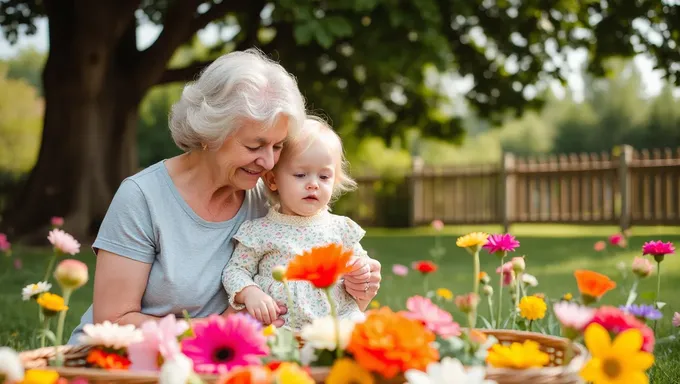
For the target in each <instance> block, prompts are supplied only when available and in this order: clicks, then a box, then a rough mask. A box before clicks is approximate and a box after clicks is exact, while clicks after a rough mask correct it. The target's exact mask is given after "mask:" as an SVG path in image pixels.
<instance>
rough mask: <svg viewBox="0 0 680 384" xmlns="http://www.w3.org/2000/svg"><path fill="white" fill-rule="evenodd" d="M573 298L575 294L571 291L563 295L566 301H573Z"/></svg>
mask: <svg viewBox="0 0 680 384" xmlns="http://www.w3.org/2000/svg"><path fill="white" fill-rule="evenodd" d="M573 298H574V295H572V294H571V293H565V294H564V296H562V299H563V300H564V301H571V300H572V299H573Z"/></svg>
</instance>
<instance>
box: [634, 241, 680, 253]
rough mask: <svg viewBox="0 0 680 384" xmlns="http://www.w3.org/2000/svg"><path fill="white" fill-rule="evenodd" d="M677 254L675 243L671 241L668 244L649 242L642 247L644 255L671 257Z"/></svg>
mask: <svg viewBox="0 0 680 384" xmlns="http://www.w3.org/2000/svg"><path fill="white" fill-rule="evenodd" d="M674 252H675V247H674V246H673V243H671V242H670V241H669V242H667V243H664V242H662V241H660V240H659V241H648V242H646V243H645V244H644V245H643V246H642V254H643V255H652V256H664V255H670V254H673V253H674Z"/></svg>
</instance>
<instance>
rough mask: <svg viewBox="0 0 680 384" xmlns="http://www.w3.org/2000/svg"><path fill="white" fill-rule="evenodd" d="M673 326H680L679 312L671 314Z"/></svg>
mask: <svg viewBox="0 0 680 384" xmlns="http://www.w3.org/2000/svg"><path fill="white" fill-rule="evenodd" d="M673 326H674V327H680V313H678V312H675V313H674V314H673Z"/></svg>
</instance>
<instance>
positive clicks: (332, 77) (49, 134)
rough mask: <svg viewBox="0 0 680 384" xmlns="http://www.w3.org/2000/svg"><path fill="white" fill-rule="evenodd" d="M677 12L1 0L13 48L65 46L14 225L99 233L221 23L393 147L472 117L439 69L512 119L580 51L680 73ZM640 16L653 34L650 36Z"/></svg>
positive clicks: (349, 124)
mask: <svg viewBox="0 0 680 384" xmlns="http://www.w3.org/2000/svg"><path fill="white" fill-rule="evenodd" d="M677 8H678V7H677V5H669V4H664V3H662V2H659V1H658V0H642V1H639V0H638V1H633V0H615V1H609V2H606V3H604V2H574V1H571V0H548V1H522V2H513V1H503V2H501V1H496V2H494V1H486V0H475V1H468V2H460V1H453V0H411V1H400V2H395V1H391V0H335V1H323V2H322V1H317V0H279V1H275V2H271V3H267V2H265V1H263V0H251V1H233V0H221V1H214V2H213V1H204V0H155V1H153V0H99V1H82V0H60V1H55V0H41V1H38V0H0V25H2V27H3V28H4V31H5V34H6V36H7V37H8V39H9V40H10V41H14V40H16V38H17V37H18V31H19V29H20V28H23V27H24V26H27V27H28V31H29V32H31V31H34V30H35V27H34V21H35V19H36V18H37V17H41V16H45V17H47V19H48V21H49V47H50V48H49V49H50V52H49V57H48V60H47V62H46V64H45V67H44V71H43V77H42V80H43V81H42V83H43V87H44V97H45V102H46V112H45V118H44V129H43V138H42V145H41V148H40V153H39V158H38V162H37V164H36V166H35V167H34V169H33V171H32V173H31V175H30V177H29V178H28V181H27V183H26V186H25V188H24V189H23V190H22V191H20V192H19V193H18V195H17V196H19V198H18V199H16V201H15V202H14V204H13V205H12V206H11V208H12V209H11V210H10V211H9V212H8V215H7V216H6V219H5V220H4V221H3V225H4V226H5V227H7V228H6V230H7V231H8V232H10V233H11V234H12V235H13V236H19V235H21V234H25V233H30V232H32V231H34V230H35V229H37V228H40V227H41V226H43V225H44V223H46V222H47V220H48V217H49V216H50V215H54V214H57V215H62V216H66V217H67V223H69V227H68V229H69V230H70V231H71V232H73V233H74V234H76V235H79V236H85V235H86V234H88V233H89V234H92V233H93V232H94V231H95V230H96V228H97V226H98V223H99V221H100V220H101V219H102V217H103V215H104V213H105V211H106V208H107V207H108V204H109V202H110V200H111V198H112V196H113V193H114V192H115V190H116V188H117V186H118V184H119V183H120V181H121V180H122V179H123V178H124V177H126V176H128V175H130V174H131V173H133V172H134V171H135V170H136V167H137V164H138V158H137V152H136V147H135V142H136V137H137V134H136V126H137V110H138V108H137V107H138V105H139V103H140V101H141V100H142V98H143V97H144V95H145V94H146V93H147V91H148V90H149V89H150V88H151V87H152V86H154V85H158V84H166V83H169V82H175V81H184V80H188V79H191V78H192V77H193V76H195V75H196V74H197V73H198V71H200V69H201V68H203V67H204V66H205V65H206V61H204V60H200V61H195V62H192V63H191V64H188V65H186V66H183V67H168V62H169V60H170V58H171V57H172V56H173V54H174V53H175V52H176V51H177V49H178V48H179V47H180V46H182V45H183V44H186V43H188V42H190V41H191V40H192V38H193V37H194V35H195V34H196V32H197V31H199V30H201V29H202V28H204V27H205V26H207V25H208V24H210V23H215V24H216V25H218V26H220V27H222V28H227V29H229V30H230V31H235V33H232V34H231V36H232V37H231V38H230V39H228V40H225V41H220V42H219V44H217V45H216V46H215V47H210V50H209V52H210V53H211V54H212V55H217V54H220V53H224V52H227V51H230V50H234V49H245V48H248V47H251V46H258V47H260V48H261V49H262V50H264V51H265V52H267V53H269V54H272V56H274V57H275V58H277V59H280V61H281V62H282V64H283V65H284V66H285V67H286V68H288V69H289V70H291V71H292V72H294V73H295V74H296V75H297V76H298V79H299V81H300V86H301V88H302V90H303V92H304V94H305V96H306V97H307V99H308V100H309V102H310V104H309V106H310V109H311V110H316V109H321V110H323V111H324V112H325V113H327V114H328V115H329V116H330V117H331V118H332V119H333V121H334V124H335V125H336V126H339V127H342V128H343V129H345V130H346V132H348V133H351V134H355V135H363V134H376V133H377V134H379V135H380V136H382V137H384V138H386V139H389V138H392V137H396V136H399V135H400V134H402V133H403V132H405V131H406V130H407V129H408V128H411V127H414V126H417V127H419V129H420V130H421V131H422V134H423V135H424V136H439V137H455V136H457V135H460V134H461V132H462V130H461V124H460V122H459V121H458V120H457V119H455V118H444V119H442V118H440V117H436V116H435V117H433V116H432V115H431V114H430V113H429V112H430V111H431V110H432V109H433V107H436V106H437V105H438V104H439V103H441V102H442V98H441V96H440V95H439V94H438V93H437V92H431V91H430V90H429V89H427V87H424V86H423V68H424V65H425V64H432V65H434V66H435V67H436V68H438V69H439V70H440V71H444V70H453V71H457V72H458V73H460V74H461V75H463V76H465V75H470V76H471V77H472V78H474V86H473V88H472V89H471V90H470V91H469V92H467V93H466V94H465V98H466V100H467V101H468V102H469V103H470V104H471V105H472V106H473V107H474V109H475V110H476V111H478V112H479V114H480V115H481V116H483V117H485V118H489V119H491V120H492V121H499V120H500V119H501V117H502V116H505V115H506V112H507V111H512V112H522V111H523V109H524V108H525V107H536V106H540V105H541V100H540V99H539V98H535V97H532V96H533V95H534V94H535V92H533V90H534V89H535V88H536V86H537V84H538V83H539V80H541V79H545V78H546V76H553V77H557V78H560V66H559V65H558V63H559V61H554V60H553V59H552V57H553V56H555V55H558V54H560V53H562V52H564V48H566V47H586V48H587V49H588V50H589V52H591V55H590V56H589V60H590V67H589V68H590V70H591V71H592V72H593V73H595V74H600V73H603V71H602V68H601V65H600V64H601V60H602V59H603V58H606V57H608V56H611V55H616V54H624V55H632V54H634V53H635V52H641V51H645V50H646V51H648V52H650V53H651V54H653V55H654V56H655V57H657V58H658V61H659V66H660V67H661V68H667V69H670V71H671V72H670V73H671V74H672V75H675V72H673V71H677V70H678V68H677V67H671V66H670V63H673V62H677V61H679V60H678V59H679V58H678V56H679V55H680V54H679V53H678V50H677V46H676V42H675V41H673V38H672V36H677V33H678V31H679V30H680V28H679V25H678V17H677ZM636 19H639V20H641V22H642V23H643V24H644V23H645V22H647V24H648V25H649V26H650V28H648V30H647V31H643V32H640V31H638V30H636V29H634V28H633V24H634V23H633V20H636ZM145 22H151V23H156V24H160V25H163V26H164V28H163V30H162V32H161V33H160V35H159V37H158V38H157V40H156V41H155V42H154V43H153V44H151V46H149V47H148V48H145V49H143V50H139V49H138V47H137V37H136V28H137V27H138V25H139V24H140V23H145ZM650 29H651V30H655V31H656V34H657V35H658V36H657V38H656V39H654V41H653V42H654V43H653V44H652V43H651V42H650V38H649V36H648V32H649V30H650ZM659 42H660V43H659ZM210 58H212V57H207V58H206V59H210ZM675 79H676V81H677V77H676V78H675ZM369 102H372V103H373V104H374V105H376V104H379V105H381V107H382V109H383V110H386V111H389V113H387V114H385V113H377V112H375V108H374V109H373V110H371V109H369V108H366V105H367V103H369ZM386 115H387V116H392V118H390V119H387V120H386V119H385V118H384V116H386Z"/></svg>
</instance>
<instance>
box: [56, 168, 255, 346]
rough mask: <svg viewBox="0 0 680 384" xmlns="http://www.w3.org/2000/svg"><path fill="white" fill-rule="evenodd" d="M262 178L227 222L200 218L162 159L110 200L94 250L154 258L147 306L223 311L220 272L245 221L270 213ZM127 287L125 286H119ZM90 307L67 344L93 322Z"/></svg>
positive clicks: (163, 310)
mask: <svg viewBox="0 0 680 384" xmlns="http://www.w3.org/2000/svg"><path fill="white" fill-rule="evenodd" d="M264 188H265V186H264V184H263V183H262V182H260V183H258V185H257V187H256V188H253V189H251V190H248V191H246V197H245V200H244V202H243V205H242V206H241V208H240V209H239V211H238V212H237V213H236V215H235V216H234V217H233V218H232V219H230V220H227V221H223V222H217V223H215V222H209V221H206V220H203V219H202V218H201V217H199V216H198V215H197V214H196V213H195V212H194V211H193V210H192V209H191V207H189V205H188V204H187V203H186V201H185V200H184V199H183V198H182V196H181V195H180V194H179V191H178V190H177V188H176V187H175V185H174V183H173V182H172V179H171V178H170V174H169V173H168V169H167V168H166V167H165V163H164V162H163V161H161V162H158V163H156V164H154V165H152V166H150V167H148V168H146V169H144V170H142V171H140V172H139V173H137V174H135V175H133V176H130V177H128V178H127V179H125V180H123V182H122V183H121V185H120V187H119V189H118V191H117V192H116V195H115V196H114V198H113V201H112V202H111V205H110V206H109V209H108V211H107V213H106V216H105V217H104V220H103V222H102V225H101V227H100V229H99V233H98V235H97V239H96V240H95V242H94V244H92V248H93V249H94V251H95V253H96V252H97V250H99V249H103V250H106V251H109V252H112V253H116V254H118V255H121V256H124V257H128V258H130V259H133V260H137V261H141V262H143V263H148V264H151V272H150V273H149V281H148V283H147V286H146V291H145V292H144V296H143V297H142V308H141V312H142V313H144V314H148V315H152V316H166V315H168V314H170V313H172V314H175V315H178V316H181V315H182V311H183V310H187V311H188V312H189V314H190V315H191V316H192V317H206V316H208V315H210V314H219V313H222V312H224V310H225V309H226V308H227V305H228V303H229V300H228V297H227V294H226V292H225V290H224V288H222V282H221V281H222V279H221V274H222V270H223V269H224V267H225V265H226V264H227V261H229V258H230V257H231V255H232V252H233V251H234V246H235V240H233V239H232V237H233V235H234V234H235V233H236V231H237V230H238V228H239V226H240V225H241V223H243V222H244V221H245V220H252V219H255V218H258V217H262V216H264V215H266V213H267V208H266V196H265V193H264ZM121 289H125V288H124V287H121ZM92 322H93V320H92V306H90V308H89V309H88V310H87V311H86V312H85V314H84V315H83V316H82V318H81V321H80V325H79V326H78V327H76V329H75V330H74V331H73V334H72V335H71V338H70V340H69V344H77V343H78V340H77V335H78V334H79V333H81V332H82V327H83V326H84V325H85V324H88V323H92Z"/></svg>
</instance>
